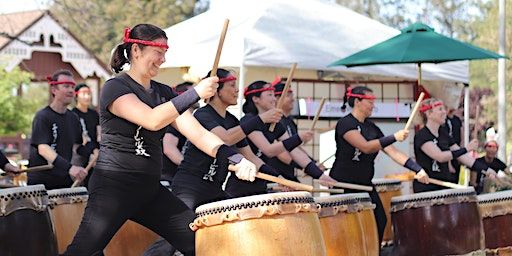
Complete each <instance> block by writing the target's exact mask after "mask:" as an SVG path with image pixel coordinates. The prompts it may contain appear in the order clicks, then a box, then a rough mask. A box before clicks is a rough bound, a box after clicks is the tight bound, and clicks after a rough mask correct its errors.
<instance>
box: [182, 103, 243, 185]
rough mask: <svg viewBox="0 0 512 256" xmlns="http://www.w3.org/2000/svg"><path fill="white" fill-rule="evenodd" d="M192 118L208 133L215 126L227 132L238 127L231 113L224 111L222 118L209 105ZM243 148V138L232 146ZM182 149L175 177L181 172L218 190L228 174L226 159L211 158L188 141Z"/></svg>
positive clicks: (195, 113) (237, 122) (236, 120)
mask: <svg viewBox="0 0 512 256" xmlns="http://www.w3.org/2000/svg"><path fill="white" fill-rule="evenodd" d="M194 117H195V118H196V119H197V120H198V121H199V123H201V125H202V126H203V127H204V128H205V129H207V130H208V131H211V130H212V129H213V128H215V127H217V126H221V127H223V128H224V129H226V130H229V129H230V128H233V127H236V126H238V125H240V122H239V121H238V119H237V118H236V117H235V116H233V115H232V114H231V113H229V112H228V111H226V116H225V117H222V116H221V115H219V113H217V111H215V109H214V108H213V107H212V106H211V105H206V106H204V107H202V108H199V109H198V110H196V111H195V112H194ZM245 146H247V141H246V140H245V138H244V139H242V140H240V141H239V142H237V143H236V144H235V145H233V146H232V148H233V149H235V150H236V148H243V147H245ZM184 147H186V149H185V150H184V154H183V161H182V162H181V164H180V166H178V173H177V174H176V175H180V173H181V172H186V173H188V174H192V175H194V176H196V177H198V178H200V179H202V180H204V181H207V182H212V183H213V184H214V185H215V186H217V187H219V188H220V187H221V186H222V183H224V181H225V180H226V176H227V174H228V161H227V159H217V158H213V157H211V156H209V155H208V154H206V153H204V152H203V151H201V150H200V149H198V148H197V147H196V146H195V145H194V144H192V143H191V142H190V141H187V142H186V143H185V145H184Z"/></svg>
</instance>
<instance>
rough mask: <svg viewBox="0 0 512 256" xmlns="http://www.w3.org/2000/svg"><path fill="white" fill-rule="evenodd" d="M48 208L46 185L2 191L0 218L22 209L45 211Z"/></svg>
mask: <svg viewBox="0 0 512 256" xmlns="http://www.w3.org/2000/svg"><path fill="white" fill-rule="evenodd" d="M47 206H48V194H47V193H46V189H45V187H44V185H34V186H27V187H17V188H8V189H2V190H0V216H7V215H9V214H10V213H12V212H14V211H16V210H20V209H32V210H34V211H44V210H46V207H47Z"/></svg>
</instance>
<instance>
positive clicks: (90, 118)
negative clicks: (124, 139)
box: [71, 108, 100, 167]
mask: <svg viewBox="0 0 512 256" xmlns="http://www.w3.org/2000/svg"><path fill="white" fill-rule="evenodd" d="M71 111H73V113H75V114H76V115H77V116H78V120H79V121H80V127H82V138H85V139H86V140H87V141H86V146H88V147H89V146H90V147H92V148H99V147H100V145H99V144H98V128H97V127H98V126H99V125H100V116H99V114H98V112H96V110H93V109H87V112H85V113H84V112H82V111H81V110H80V109H78V108H73V109H72V110H71ZM79 158H80V159H79V160H80V162H81V163H80V165H81V166H84V167H85V166H86V165H87V163H88V161H89V159H88V158H87V157H83V156H80V157H79Z"/></svg>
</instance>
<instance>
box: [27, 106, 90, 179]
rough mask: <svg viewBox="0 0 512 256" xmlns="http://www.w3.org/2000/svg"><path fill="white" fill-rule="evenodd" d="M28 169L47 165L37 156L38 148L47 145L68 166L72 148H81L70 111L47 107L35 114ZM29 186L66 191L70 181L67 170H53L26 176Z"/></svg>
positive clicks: (80, 138)
mask: <svg viewBox="0 0 512 256" xmlns="http://www.w3.org/2000/svg"><path fill="white" fill-rule="evenodd" d="M31 136H32V137H31V139H30V157H29V164H28V166H29V167H32V166H38V165H45V164H48V161H46V159H44V157H42V156H41V155H39V153H38V151H37V147H38V145H41V144H47V145H49V146H50V147H51V148H52V149H53V150H54V151H55V152H56V153H57V154H58V155H59V156H61V157H63V158H64V159H66V160H67V161H69V162H71V158H72V156H73V145H74V144H82V129H81V127H80V122H79V121H78V117H77V116H76V115H75V114H74V113H73V112H71V111H69V110H66V112H65V113H64V114H60V113H57V112H55V111H54V110H53V109H52V108H50V106H47V107H45V108H43V109H41V110H39V111H38V112H37V113H36V115H35V117H34V120H33V121H32V135H31ZM28 179H29V184H45V185H46V187H47V189H51V188H58V187H68V186H69V185H71V183H72V181H71V177H70V176H69V173H68V170H59V169H58V168H56V167H54V168H53V169H52V170H51V172H47V171H45V172H30V173H28Z"/></svg>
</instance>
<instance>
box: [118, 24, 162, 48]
mask: <svg viewBox="0 0 512 256" xmlns="http://www.w3.org/2000/svg"><path fill="white" fill-rule="evenodd" d="M131 31H132V29H131V28H125V29H124V37H123V42H124V43H136V44H142V45H148V46H155V47H160V48H164V49H169V46H168V45H167V43H165V44H162V43H157V42H153V41H146V40H140V39H133V38H130V33H131Z"/></svg>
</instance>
